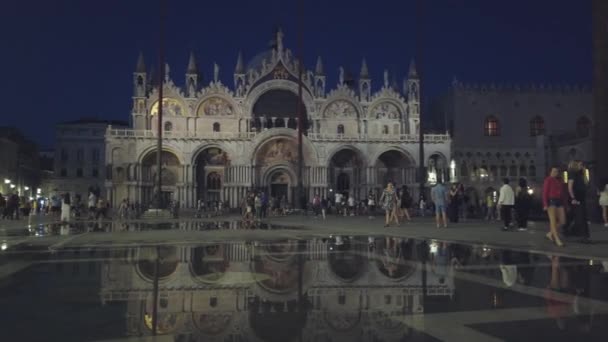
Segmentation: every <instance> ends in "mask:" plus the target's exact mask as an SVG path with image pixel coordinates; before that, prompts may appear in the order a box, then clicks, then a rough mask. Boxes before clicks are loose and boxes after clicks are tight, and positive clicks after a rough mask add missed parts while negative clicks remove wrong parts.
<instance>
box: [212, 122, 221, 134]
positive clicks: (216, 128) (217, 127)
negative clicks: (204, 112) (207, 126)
mask: <svg viewBox="0 0 608 342" xmlns="http://www.w3.org/2000/svg"><path fill="white" fill-rule="evenodd" d="M220 128H221V126H220V123H219V122H214V123H213V131H214V132H219V131H220Z"/></svg>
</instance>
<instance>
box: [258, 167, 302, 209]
mask: <svg viewBox="0 0 608 342" xmlns="http://www.w3.org/2000/svg"><path fill="white" fill-rule="evenodd" d="M292 173H293V172H292V171H291V170H289V169H287V168H286V167H281V166H279V167H275V168H273V169H271V170H269V171H268V172H267V173H266V177H265V182H264V184H266V188H265V189H266V191H267V193H268V194H269V195H270V197H271V198H278V199H279V200H280V199H282V198H283V197H285V199H286V200H288V201H289V200H290V199H293V196H294V193H293V188H294V187H295V186H296V184H295V178H294V177H293V176H292Z"/></svg>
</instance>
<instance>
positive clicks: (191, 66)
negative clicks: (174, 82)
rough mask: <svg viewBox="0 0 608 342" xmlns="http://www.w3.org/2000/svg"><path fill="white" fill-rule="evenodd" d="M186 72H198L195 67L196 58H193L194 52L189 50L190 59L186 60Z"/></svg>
mask: <svg viewBox="0 0 608 342" xmlns="http://www.w3.org/2000/svg"><path fill="white" fill-rule="evenodd" d="M186 73H187V74H198V68H197V67H196V58H194V52H193V51H190V59H189V60H188V70H187V71H186Z"/></svg>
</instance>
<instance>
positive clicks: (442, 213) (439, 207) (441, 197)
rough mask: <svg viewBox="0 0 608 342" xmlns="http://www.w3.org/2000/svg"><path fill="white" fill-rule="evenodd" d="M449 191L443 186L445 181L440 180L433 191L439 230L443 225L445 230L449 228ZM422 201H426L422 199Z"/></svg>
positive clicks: (432, 197) (432, 196) (436, 221)
mask: <svg viewBox="0 0 608 342" xmlns="http://www.w3.org/2000/svg"><path fill="white" fill-rule="evenodd" d="M448 196H449V194H448V189H447V188H446V187H445V185H443V181H441V180H439V181H438V182H437V185H435V186H434V187H433V189H431V200H432V201H433V203H434V204H435V223H436V224H437V228H440V227H441V225H442V224H443V228H447V227H448V215H447V201H448ZM421 201H424V200H423V199H421ZM421 206H422V205H421Z"/></svg>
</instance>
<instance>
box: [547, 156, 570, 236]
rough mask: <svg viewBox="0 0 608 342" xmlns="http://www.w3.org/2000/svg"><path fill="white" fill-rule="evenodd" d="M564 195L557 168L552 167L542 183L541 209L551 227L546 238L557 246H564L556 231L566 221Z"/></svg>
mask: <svg viewBox="0 0 608 342" xmlns="http://www.w3.org/2000/svg"><path fill="white" fill-rule="evenodd" d="M564 195H565V193H564V185H563V184H562V181H561V180H560V178H559V169H558V168H557V167H552V168H551V173H550V174H549V176H547V178H545V182H544V184H543V209H544V210H545V211H546V212H547V215H548V216H549V227H550V229H551V230H550V231H549V233H547V235H546V236H547V239H549V240H551V241H552V242H553V243H555V244H556V245H557V246H558V247H563V246H564V244H563V243H562V240H561V239H560V238H559V233H558V227H560V226H562V225H563V224H565V223H566V211H565V210H564V205H565V204H566V202H565V201H564Z"/></svg>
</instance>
